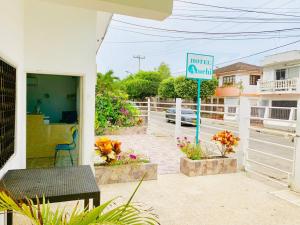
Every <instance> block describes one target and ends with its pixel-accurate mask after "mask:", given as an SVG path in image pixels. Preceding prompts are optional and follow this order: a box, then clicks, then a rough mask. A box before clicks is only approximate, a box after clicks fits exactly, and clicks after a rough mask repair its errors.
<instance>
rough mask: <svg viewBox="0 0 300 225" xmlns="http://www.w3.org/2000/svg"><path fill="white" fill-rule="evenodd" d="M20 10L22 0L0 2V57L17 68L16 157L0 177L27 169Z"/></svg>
mask: <svg viewBox="0 0 300 225" xmlns="http://www.w3.org/2000/svg"><path fill="white" fill-rule="evenodd" d="M8 2H9V3H8ZM23 7H24V5H23V0H14V1H7V0H0V27H1V29H0V57H1V58H2V59H4V60H5V61H6V62H8V63H9V64H11V65H12V66H14V67H16V68H17V98H16V130H15V154H14V155H13V156H12V157H11V158H10V159H9V161H8V162H7V163H6V165H5V166H4V167H3V168H2V169H1V170H0V177H2V176H3V175H4V174H5V173H6V171H7V170H9V169H18V168H25V165H26V157H25V155H26V148H25V146H26V135H25V132H26V95H25V94H24V93H26V92H25V91H26V80H25V76H24V45H23V43H24V35H23V28H24V27H23V18H24V13H23ZM0 224H1V220H0Z"/></svg>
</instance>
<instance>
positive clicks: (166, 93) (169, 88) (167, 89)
mask: <svg viewBox="0 0 300 225" xmlns="http://www.w3.org/2000/svg"><path fill="white" fill-rule="evenodd" d="M158 95H159V96H160V97H162V98H176V96H177V95H176V92H175V79H174V78H173V77H169V78H167V79H165V80H163V81H162V82H161V83H160V85H159V87H158Z"/></svg>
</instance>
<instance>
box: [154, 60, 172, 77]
mask: <svg viewBox="0 0 300 225" xmlns="http://www.w3.org/2000/svg"><path fill="white" fill-rule="evenodd" d="M157 72H158V73H159V74H160V75H161V77H162V78H163V79H166V78H169V77H170V76H171V70H170V67H169V65H168V64H166V63H164V62H162V63H161V64H160V65H159V67H158V68H157Z"/></svg>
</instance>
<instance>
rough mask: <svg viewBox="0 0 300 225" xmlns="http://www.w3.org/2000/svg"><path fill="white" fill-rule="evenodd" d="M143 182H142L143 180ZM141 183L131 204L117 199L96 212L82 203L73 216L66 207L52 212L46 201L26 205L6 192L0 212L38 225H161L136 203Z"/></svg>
mask: <svg viewBox="0 0 300 225" xmlns="http://www.w3.org/2000/svg"><path fill="white" fill-rule="evenodd" d="M141 182H142V181H141ZM141 182H140V183H139V184H138V186H137V187H136V189H135V190H134V192H133V194H132V195H131V197H130V198H129V200H128V201H127V203H125V204H122V205H120V206H116V202H115V201H116V199H112V200H110V201H107V202H106V203H104V204H102V205H100V206H98V207H96V208H93V209H92V210H88V209H85V210H80V209H79V207H78V204H77V205H76V206H75V207H74V209H73V210H72V212H71V213H68V212H66V210H65V208H57V209H56V210H55V211H52V209H51V207H50V204H49V203H47V202H46V201H45V199H44V200H43V202H42V203H39V202H38V204H37V205H34V204H33V201H32V200H31V199H28V200H27V201H26V203H25V202H17V201H15V200H14V199H13V198H12V197H11V196H9V194H7V193H6V192H5V191H1V192H0V211H1V212H3V213H4V212H5V211H7V210H10V211H14V213H17V214H19V215H22V216H24V217H26V218H27V219H29V220H30V221H31V223H32V224H35V225H96V224H97V225H108V224H111V225H117V224H118V225H132V224H145V225H146V224H148V225H155V224H159V222H158V221H157V220H156V216H155V215H153V213H151V212H150V211H149V210H145V209H143V208H142V207H141V204H134V203H132V199H133V197H134V196H135V194H136V192H137V190H138V188H139V187H140V185H141Z"/></svg>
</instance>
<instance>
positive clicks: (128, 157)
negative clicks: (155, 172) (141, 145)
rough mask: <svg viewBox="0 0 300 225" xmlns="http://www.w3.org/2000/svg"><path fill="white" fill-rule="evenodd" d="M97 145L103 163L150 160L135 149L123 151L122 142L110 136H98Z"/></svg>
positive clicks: (115, 163) (130, 162)
mask: <svg viewBox="0 0 300 225" xmlns="http://www.w3.org/2000/svg"><path fill="white" fill-rule="evenodd" d="M95 147H96V154H97V155H99V156H100V159H101V164H104V165H125V164H132V163H147V162H149V161H150V160H149V158H148V157H146V156H145V155H143V154H137V153H135V152H134V151H133V150H130V151H128V152H122V151H121V142H120V141H116V140H111V139H109V138H108V137H100V138H97V139H96V142H95Z"/></svg>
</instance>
